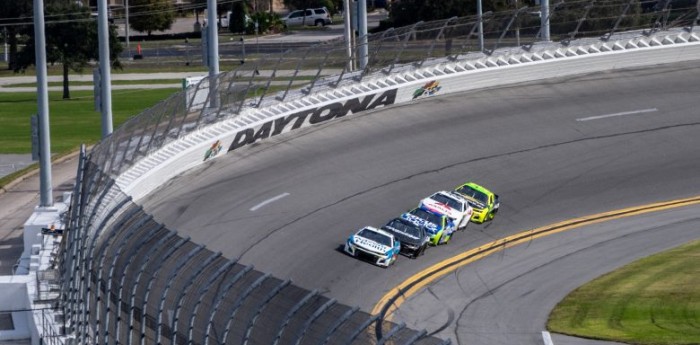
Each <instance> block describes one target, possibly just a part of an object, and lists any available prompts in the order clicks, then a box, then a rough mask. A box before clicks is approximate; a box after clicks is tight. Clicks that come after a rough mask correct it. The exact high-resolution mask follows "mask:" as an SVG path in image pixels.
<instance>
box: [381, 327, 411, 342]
mask: <svg viewBox="0 0 700 345" xmlns="http://www.w3.org/2000/svg"><path fill="white" fill-rule="evenodd" d="M405 327H406V323H404V322H402V323H400V324H398V325H396V326H394V328H392V329H391V330H390V331H389V332H387V334H385V335H384V337H383V338H382V339H379V341H378V342H377V345H384V344H386V342H387V341H389V339H391V337H393V336H394V335H395V334H396V333H398V332H399V331H400V330H402V329H404V328H405Z"/></svg>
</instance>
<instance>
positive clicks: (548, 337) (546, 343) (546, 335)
mask: <svg viewBox="0 0 700 345" xmlns="http://www.w3.org/2000/svg"><path fill="white" fill-rule="evenodd" d="M542 340H544V345H554V343H553V342H552V336H551V335H550V334H549V332H547V331H542Z"/></svg>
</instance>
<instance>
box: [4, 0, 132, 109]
mask: <svg viewBox="0 0 700 345" xmlns="http://www.w3.org/2000/svg"><path fill="white" fill-rule="evenodd" d="M44 15H45V17H46V18H50V20H47V21H46V24H45V25H46V27H45V32H46V61H47V62H48V63H50V64H51V65H53V64H56V63H60V64H61V65H62V67H63V98H64V99H68V98H70V89H69V80H68V72H69V71H71V70H72V71H74V72H78V73H82V71H83V69H84V68H85V67H87V66H88V65H89V62H90V61H92V60H97V59H99V47H98V45H99V44H98V39H97V22H96V21H95V20H94V19H92V18H91V16H90V10H89V9H88V8H86V7H81V6H79V5H77V4H76V3H74V2H68V3H66V2H64V1H59V0H55V1H52V2H50V3H47V4H46V6H45V9H44ZM25 34H26V36H27V37H28V39H27V42H26V46H25V47H24V49H23V50H22V51H21V52H20V53H19V54H18V58H17V64H16V65H15V68H14V70H15V72H23V71H25V70H26V69H27V68H28V67H29V66H33V65H34V64H35V63H36V54H35V50H34V49H35V45H34V27H33V26H32V27H30V28H28V29H27V30H25ZM109 40H110V42H109V46H110V48H109V50H110V64H111V66H113V67H121V65H120V63H119V60H118V58H117V57H118V55H119V53H121V51H122V46H121V43H119V40H118V37H117V31H116V27H115V26H113V25H110V34H109Z"/></svg>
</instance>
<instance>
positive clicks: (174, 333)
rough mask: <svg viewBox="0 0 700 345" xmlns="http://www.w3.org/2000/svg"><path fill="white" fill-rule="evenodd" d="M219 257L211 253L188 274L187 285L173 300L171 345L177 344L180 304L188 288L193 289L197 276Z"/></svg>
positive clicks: (219, 255) (219, 253) (183, 300)
mask: <svg viewBox="0 0 700 345" xmlns="http://www.w3.org/2000/svg"><path fill="white" fill-rule="evenodd" d="M220 257H221V252H216V253H212V254H211V255H210V256H209V257H208V258H207V260H206V261H204V262H203V263H202V264H201V265H199V268H198V269H197V271H196V272H194V273H192V274H190V276H189V279H188V283H186V285H185V286H184V288H183V289H182V290H181V291H180V295H179V296H178V297H177V298H175V301H177V305H176V306H175V313H174V316H173V319H172V320H171V322H170V343H171V344H177V324H178V321H179V319H180V310H182V304H183V303H184V302H185V296H187V294H188V293H189V292H190V288H192V287H195V285H196V284H194V283H195V280H196V278H197V277H198V276H200V275H201V274H202V272H203V271H204V270H205V269H207V268H208V267H209V265H210V264H211V263H212V262H214V260H216V259H218V258H220Z"/></svg>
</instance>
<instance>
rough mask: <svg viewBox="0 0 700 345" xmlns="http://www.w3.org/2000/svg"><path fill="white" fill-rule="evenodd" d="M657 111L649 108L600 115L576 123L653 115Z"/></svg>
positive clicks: (579, 119)
mask: <svg viewBox="0 0 700 345" xmlns="http://www.w3.org/2000/svg"><path fill="white" fill-rule="evenodd" d="M655 111H659V109H656V108H649V109H641V110H633V111H624V112H621V113H615V114H607V115H599V116H591V117H582V118H578V119H576V121H591V120H599V119H606V118H608V117H616V116H625V115H637V114H645V113H653V112H655Z"/></svg>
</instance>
